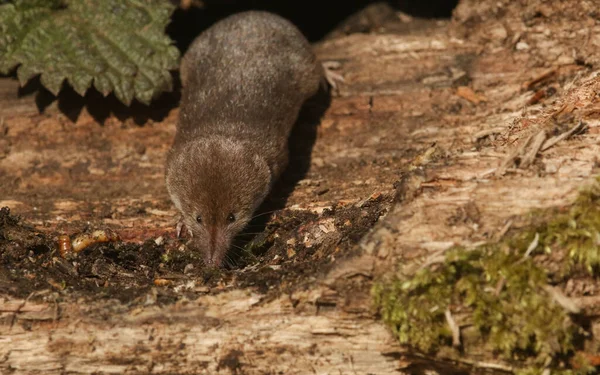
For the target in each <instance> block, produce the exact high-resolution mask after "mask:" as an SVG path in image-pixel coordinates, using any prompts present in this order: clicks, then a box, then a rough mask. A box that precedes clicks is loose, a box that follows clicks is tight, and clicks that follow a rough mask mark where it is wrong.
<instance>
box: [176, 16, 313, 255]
mask: <svg viewBox="0 0 600 375" xmlns="http://www.w3.org/2000/svg"><path fill="white" fill-rule="evenodd" d="M321 69H322V68H321V66H320V64H318V63H317V61H316V58H315V56H314V54H313V53H312V51H311V48H310V45H309V43H308V42H307V41H306V39H305V38H304V37H303V36H302V34H301V33H300V31H298V29H297V28H296V27H295V26H293V25H292V24H291V23H289V22H288V21H286V20H284V19H282V18H281V17H279V16H276V15H273V14H269V13H265V12H244V13H240V14H236V15H233V16H230V17H228V18H226V19H224V20H222V21H220V22H218V23H216V24H215V25H213V26H212V27H210V28H209V29H208V30H206V31H205V32H203V33H202V34H201V35H200V36H199V37H198V38H196V40H194V42H193V43H192V45H191V46H190V48H189V50H188V52H187V53H186V54H185V56H184V57H183V60H182V65H181V75H182V81H183V93H182V101H181V110H180V117H179V123H178V126H177V134H176V136H175V141H174V143H173V146H172V148H171V150H170V151H169V154H168V157H167V164H166V184H167V189H168V191H169V195H170V196H171V199H172V200H173V202H174V203H175V206H176V207H177V208H178V209H179V211H180V212H181V214H182V220H183V222H184V223H185V225H186V226H187V227H188V229H189V230H190V231H191V232H192V235H193V238H192V246H193V247H194V248H196V249H197V250H199V251H201V253H202V255H203V257H204V259H205V261H206V263H207V264H210V265H216V266H220V265H222V262H223V259H224V257H225V256H226V253H227V251H228V250H229V247H230V246H231V242H232V240H233V238H234V237H235V236H236V235H237V234H238V233H239V232H240V231H241V230H242V229H243V228H244V227H245V226H246V224H247V223H248V222H249V221H250V219H251V218H252V214H253V212H254V211H255V210H256V208H258V206H259V205H260V203H262V201H263V200H264V198H265V197H266V195H267V193H268V192H269V190H270V188H271V186H272V184H273V182H274V181H275V180H276V179H277V178H278V177H279V175H280V174H281V172H282V171H283V169H284V168H285V166H286V164H287V159H288V148H287V142H288V136H289V133H290V131H291V129H292V126H293V124H294V123H295V121H296V119H297V117H298V112H299V110H300V107H301V106H302V104H303V102H304V101H305V100H306V99H307V98H308V97H310V96H312V95H314V94H315V93H316V91H317V90H318V86H319V82H320V80H321V78H322V70H321ZM230 214H233V215H234V217H235V220H234V221H233V222H230V221H228V216H229V215H230ZM198 215H199V216H201V219H202V220H201V223H198V222H197V221H196V217H197V216H198Z"/></svg>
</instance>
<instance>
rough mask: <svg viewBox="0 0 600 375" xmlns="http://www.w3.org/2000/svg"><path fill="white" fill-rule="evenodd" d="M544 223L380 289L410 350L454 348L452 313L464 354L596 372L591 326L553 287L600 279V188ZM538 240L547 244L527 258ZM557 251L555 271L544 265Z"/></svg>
mask: <svg viewBox="0 0 600 375" xmlns="http://www.w3.org/2000/svg"><path fill="white" fill-rule="evenodd" d="M535 222H536V223H534V224H531V225H530V226H529V227H528V228H526V229H525V230H521V231H519V232H518V233H514V234H511V235H510V236H507V237H506V238H505V239H504V240H503V241H501V242H499V243H494V244H486V245H483V246H480V247H477V248H475V249H472V250H468V249H464V248H460V247H456V248H452V249H450V250H448V251H447V253H446V256H445V260H444V261H443V262H442V263H439V264H434V265H432V266H430V267H427V268H423V269H421V270H419V271H417V272H416V273H415V274H413V275H410V276H401V275H395V276H393V277H392V278H391V279H389V280H387V281H380V282H378V283H376V284H375V286H374V287H373V296H374V299H375V304H376V306H377V307H378V308H379V311H380V313H381V317H382V319H383V321H384V322H385V323H387V324H388V325H389V326H390V327H391V329H392V331H393V333H394V334H395V335H396V336H397V338H398V340H399V341H400V342H401V343H402V344H407V345H410V346H412V347H414V348H416V349H419V350H421V351H423V352H427V353H430V354H433V353H436V352H438V351H440V350H441V349H445V347H449V346H451V345H452V332H451V330H450V326H449V324H448V322H447V321H446V316H445V312H446V310H448V311H450V312H451V314H452V317H453V319H455V320H456V322H457V324H458V325H459V326H460V327H461V328H462V330H461V335H462V342H461V344H462V348H460V349H461V351H462V352H464V353H467V354H469V353H475V352H478V353H481V352H482V351H486V352H488V353H489V352H490V351H491V353H493V354H494V355H497V356H499V357H500V358H501V359H502V360H503V361H505V362H508V363H511V364H512V365H513V366H514V367H515V368H517V369H518V370H516V372H517V373H519V374H523V375H525V374H527V375H529V374H541V373H542V371H543V370H544V369H548V370H550V373H551V374H560V375H568V374H573V375H575V374H585V373H588V372H590V371H591V370H592V369H590V368H589V367H587V366H585V363H582V361H581V360H579V359H577V358H575V352H576V349H578V345H580V342H581V340H580V338H581V334H582V333H584V328H582V327H580V326H579V325H578V324H577V323H575V321H574V320H572V319H571V317H570V315H569V313H568V312H567V311H566V310H565V309H564V308H563V307H561V306H560V305H559V304H557V303H556V302H555V301H554V300H553V299H552V297H551V296H550V295H548V293H547V292H546V291H545V289H544V287H546V286H547V285H548V284H549V282H550V281H551V280H552V281H554V280H565V279H566V278H569V276H571V275H573V273H575V272H579V273H581V272H585V273H587V274H589V275H590V276H597V275H599V274H600V272H599V270H600V182H599V181H596V183H595V184H594V185H593V186H592V187H590V188H589V189H588V190H586V191H584V192H582V193H581V194H580V195H579V197H578V198H577V200H576V202H575V203H574V204H573V205H572V206H570V207H569V208H567V209H564V208H563V209H553V210H547V211H544V212H537V213H536V219H535ZM536 235H538V236H539V237H538V239H539V241H538V246H536V247H535V248H534V249H533V252H531V253H530V254H529V256H525V253H526V251H527V249H528V247H529V246H530V245H531V244H532V242H534V239H535V237H536ZM550 253H552V259H557V261H558V264H556V267H554V268H555V272H554V273H550V272H549V271H548V270H547V267H545V266H541V265H540V264H538V262H536V259H539V258H540V257H539V255H544V254H550ZM546 258H547V257H546ZM554 268H553V269H554ZM464 327H468V328H464ZM467 331H468V334H467V333H466V332H467ZM444 352H445V353H446V352H447V350H445V351H444ZM455 354H456V355H459V351H456V353H455ZM574 362H576V363H579V365H578V366H577V368H578V370H574V369H571V368H570V366H569V364H570V363H574Z"/></svg>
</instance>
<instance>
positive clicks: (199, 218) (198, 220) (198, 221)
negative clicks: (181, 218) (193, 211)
mask: <svg viewBox="0 0 600 375" xmlns="http://www.w3.org/2000/svg"><path fill="white" fill-rule="evenodd" d="M196 222H197V223H198V224H202V216H200V215H198V216H196Z"/></svg>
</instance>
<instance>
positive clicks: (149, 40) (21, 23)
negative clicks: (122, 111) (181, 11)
mask: <svg viewBox="0 0 600 375" xmlns="http://www.w3.org/2000/svg"><path fill="white" fill-rule="evenodd" d="M173 9H174V7H173V5H171V3H170V2H169V1H167V0H87V1H82V0H14V1H10V2H8V3H5V2H1V3H0V73H4V74H6V73H9V72H10V71H12V70H13V69H14V68H15V67H18V70H17V76H18V78H19V81H20V82H21V84H22V85H24V84H25V83H27V81H28V80H30V79H31V78H33V77H34V76H36V75H39V74H41V82H42V84H43V85H44V86H45V87H46V88H48V89H49V90H50V91H51V92H53V93H54V94H57V93H58V92H59V91H60V89H61V86H62V84H63V82H64V81H65V80H66V81H67V82H68V83H69V84H70V85H71V86H72V87H73V88H74V90H75V91H76V92H77V93H79V94H80V95H84V94H85V92H86V91H87V90H88V89H89V88H90V87H91V86H92V85H93V86H94V87H95V88H96V89H97V90H98V91H100V92H101V93H102V94H104V95H108V94H109V93H110V92H113V91H114V94H115V96H116V97H117V98H118V99H119V100H121V101H122V102H123V103H125V104H127V105H129V104H130V103H131V101H132V100H133V99H134V98H137V99H138V100H139V101H140V102H142V103H146V104H149V103H150V101H151V100H152V99H153V98H155V97H156V96H157V95H158V94H160V93H161V92H163V91H170V90H172V78H171V74H170V72H169V71H170V70H173V69H176V68H177V67H178V64H179V57H180V55H179V51H178V50H177V48H176V47H175V46H174V45H173V42H172V41H171V40H170V39H169V37H168V36H167V35H166V34H165V28H166V26H167V24H168V23H169V22H170V16H171V13H172V12H173Z"/></svg>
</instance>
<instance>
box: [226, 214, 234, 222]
mask: <svg viewBox="0 0 600 375" xmlns="http://www.w3.org/2000/svg"><path fill="white" fill-rule="evenodd" d="M234 221H235V215H234V214H229V216H227V222H228V223H233V222H234Z"/></svg>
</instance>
